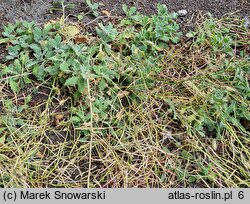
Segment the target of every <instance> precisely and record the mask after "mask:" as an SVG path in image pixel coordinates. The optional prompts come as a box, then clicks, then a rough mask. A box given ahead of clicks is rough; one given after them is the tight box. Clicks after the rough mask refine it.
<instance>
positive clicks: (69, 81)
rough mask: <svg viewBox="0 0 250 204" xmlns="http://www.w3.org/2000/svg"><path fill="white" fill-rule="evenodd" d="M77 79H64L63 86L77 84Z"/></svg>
mask: <svg viewBox="0 0 250 204" xmlns="http://www.w3.org/2000/svg"><path fill="white" fill-rule="evenodd" d="M78 80H79V77H70V78H68V79H67V80H66V81H65V83H64V85H65V86H75V85H76V84H77V82H78Z"/></svg>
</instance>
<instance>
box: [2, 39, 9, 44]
mask: <svg viewBox="0 0 250 204" xmlns="http://www.w3.org/2000/svg"><path fill="white" fill-rule="evenodd" d="M9 41H10V39H9V38H2V39H0V44H3V43H7V42H9Z"/></svg>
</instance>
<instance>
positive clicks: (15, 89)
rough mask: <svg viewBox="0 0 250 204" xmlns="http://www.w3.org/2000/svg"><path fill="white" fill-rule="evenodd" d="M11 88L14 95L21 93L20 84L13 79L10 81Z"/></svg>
mask: <svg viewBox="0 0 250 204" xmlns="http://www.w3.org/2000/svg"><path fill="white" fill-rule="evenodd" d="M9 83H10V88H11V90H12V91H13V92H14V93H18V92H19V84H18V83H17V82H16V81H15V80H14V79H12V78H10V79H9Z"/></svg>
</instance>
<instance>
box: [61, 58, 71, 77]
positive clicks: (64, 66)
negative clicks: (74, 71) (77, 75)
mask: <svg viewBox="0 0 250 204" xmlns="http://www.w3.org/2000/svg"><path fill="white" fill-rule="evenodd" d="M60 70H61V71H63V72H65V73H67V74H68V73H70V72H71V70H70V69H69V65H68V63H67V62H65V61H64V62H63V63H62V64H60Z"/></svg>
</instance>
